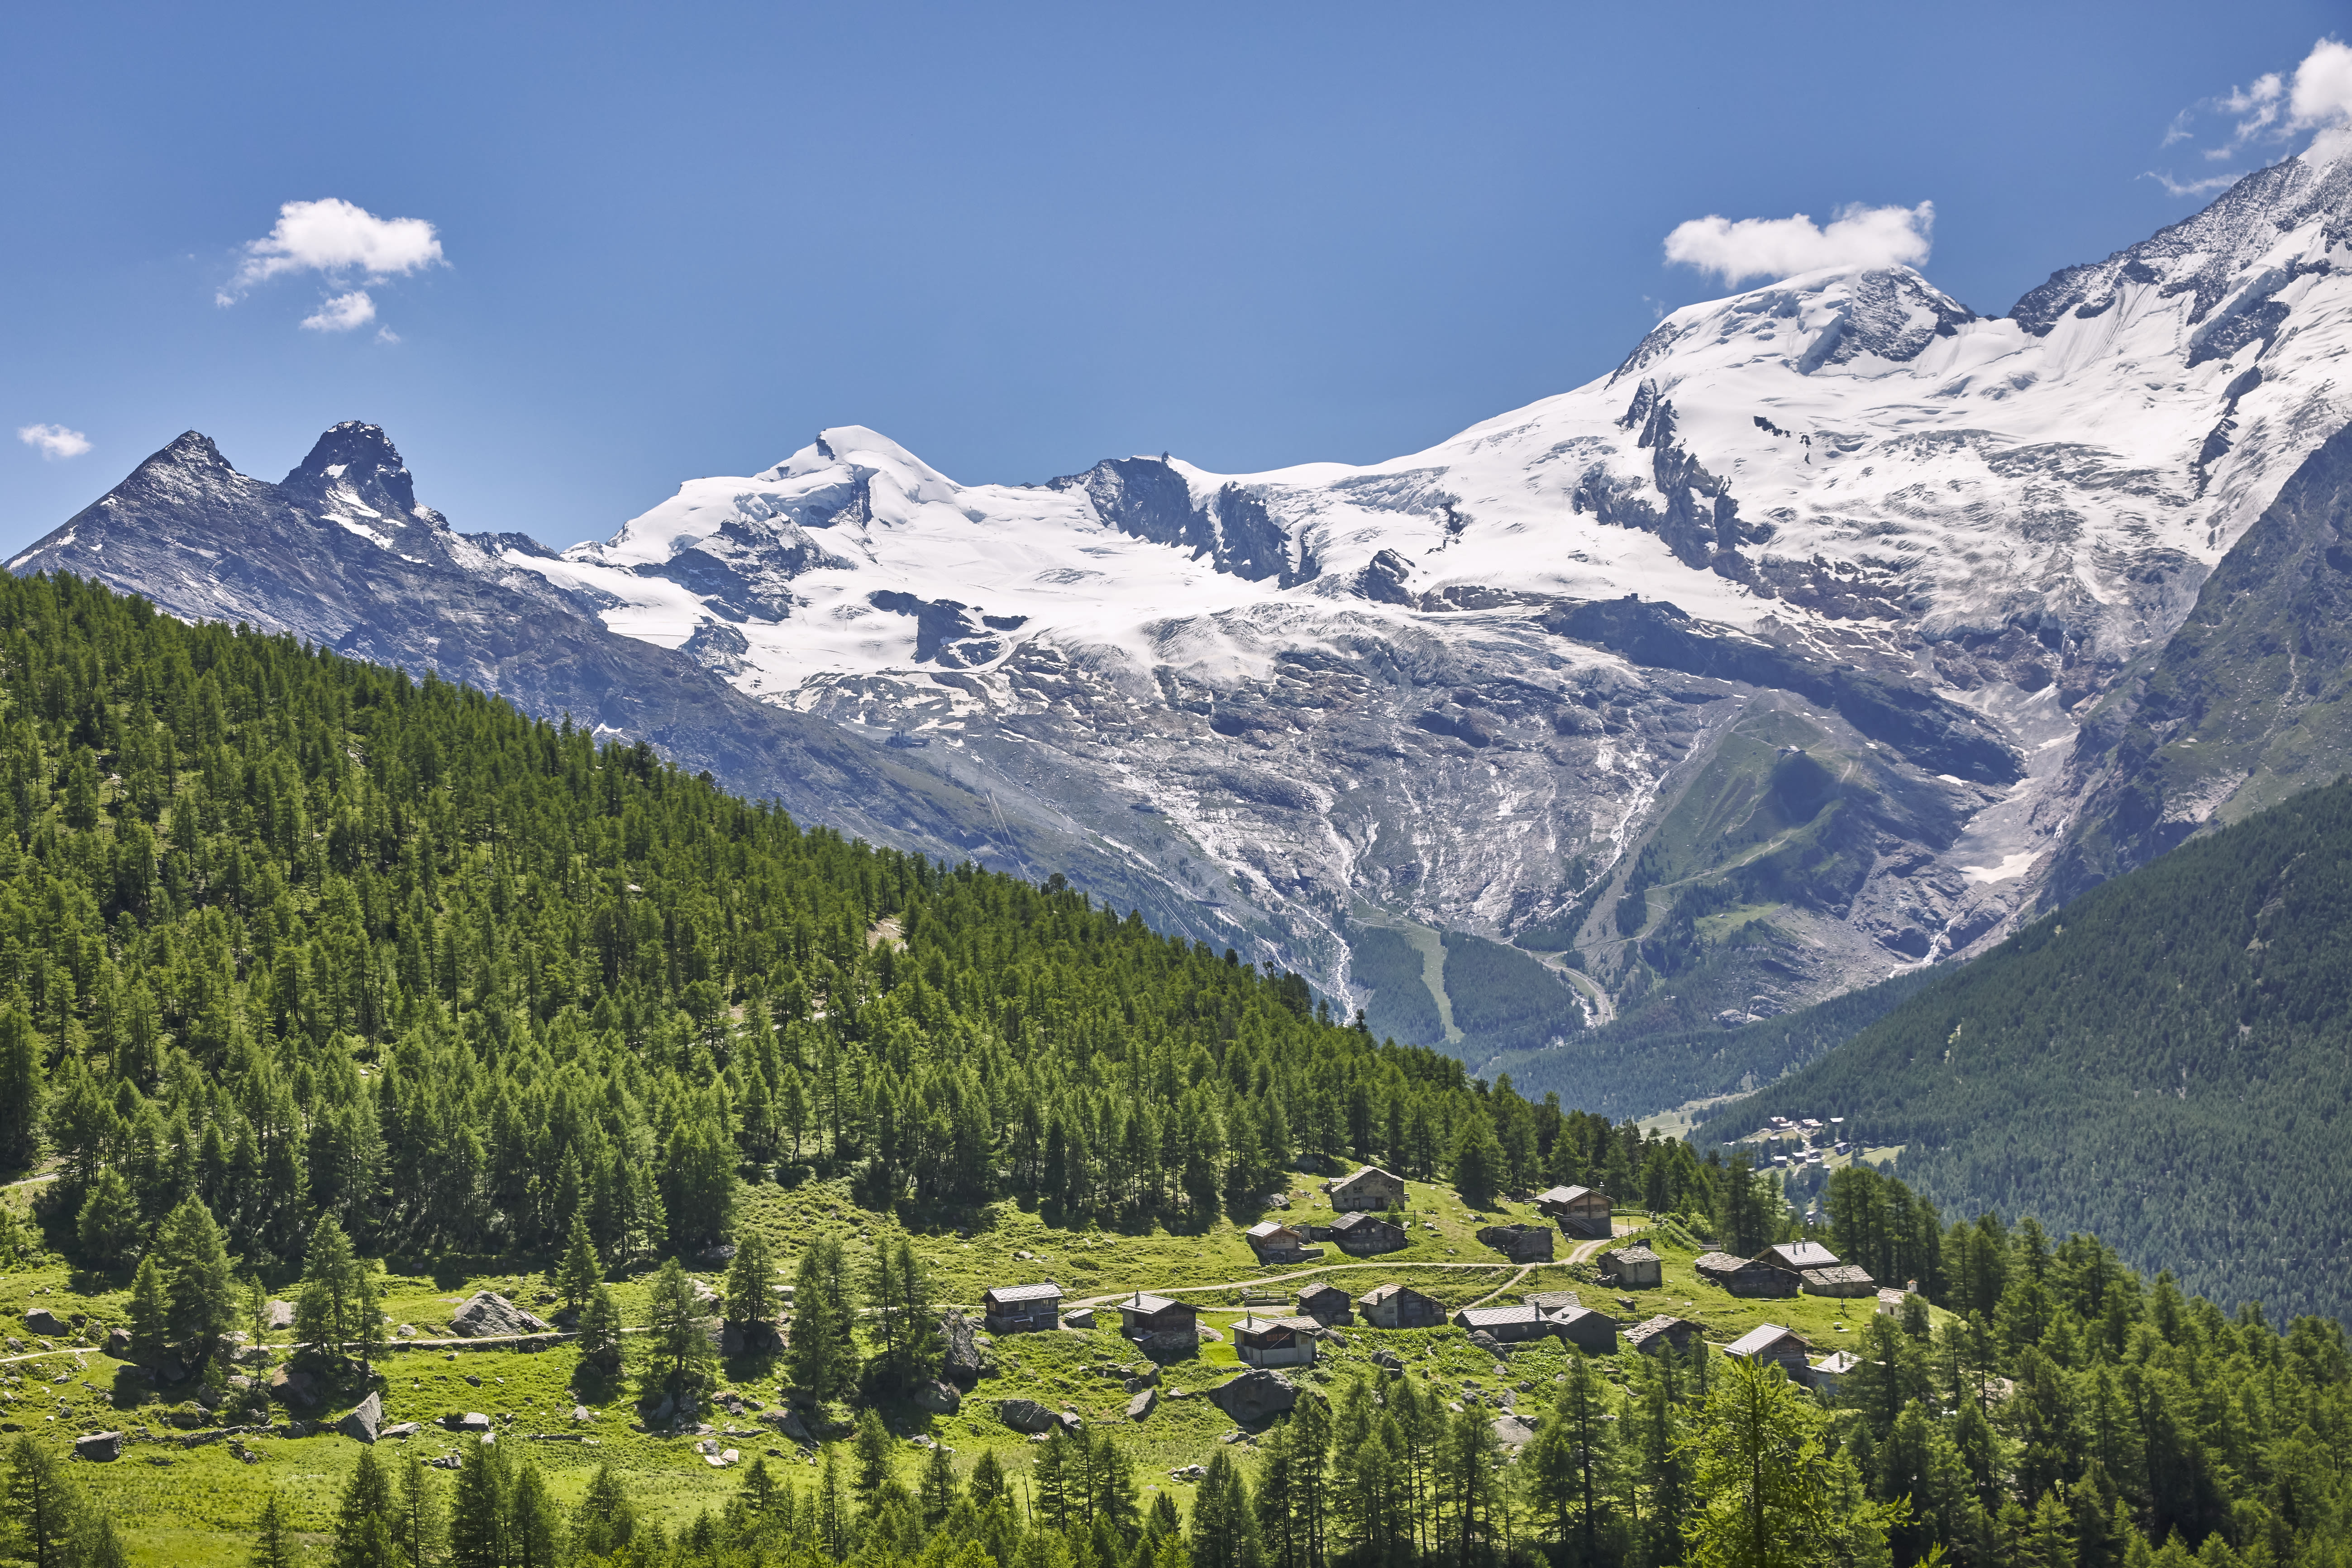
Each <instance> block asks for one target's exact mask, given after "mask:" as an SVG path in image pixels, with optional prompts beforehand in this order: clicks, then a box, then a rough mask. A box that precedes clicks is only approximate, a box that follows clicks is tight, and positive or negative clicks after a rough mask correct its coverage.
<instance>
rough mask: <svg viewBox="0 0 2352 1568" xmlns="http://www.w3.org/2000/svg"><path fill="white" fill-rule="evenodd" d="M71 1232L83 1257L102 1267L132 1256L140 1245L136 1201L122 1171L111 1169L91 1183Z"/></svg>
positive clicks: (101, 1172) (135, 1195)
mask: <svg viewBox="0 0 2352 1568" xmlns="http://www.w3.org/2000/svg"><path fill="white" fill-rule="evenodd" d="M74 1233H75V1237H76V1238H77V1239H78V1240H79V1241H80V1243H81V1250H82V1255H83V1256H84V1257H85V1258H89V1261H90V1262H92V1263H94V1264H96V1265H97V1266H98V1267H100V1268H114V1267H115V1266H116V1265H118V1264H120V1263H121V1262H122V1261H123V1260H124V1259H125V1258H129V1257H130V1256H131V1249H132V1248H133V1247H136V1246H137V1245H138V1242H139V1199H138V1196H137V1194H134V1193H132V1192H131V1184H130V1183H129V1182H128V1181H126V1180H124V1179H123V1176H122V1173H121V1172H120V1171H117V1170H115V1169H113V1168H112V1167H111V1166H110V1167H108V1168H107V1169H105V1170H102V1171H100V1172H99V1173H98V1174H97V1176H96V1177H95V1179H93V1180H92V1181H91V1182H90V1184H89V1195H88V1196H86V1197H84V1198H83V1199H82V1204H81V1213H80V1215H79V1216H77V1217H76V1219H75V1221H74Z"/></svg>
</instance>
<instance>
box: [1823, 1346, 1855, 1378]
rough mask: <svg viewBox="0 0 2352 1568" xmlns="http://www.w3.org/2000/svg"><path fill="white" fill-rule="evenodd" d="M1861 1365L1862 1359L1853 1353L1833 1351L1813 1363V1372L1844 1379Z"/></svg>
mask: <svg viewBox="0 0 2352 1568" xmlns="http://www.w3.org/2000/svg"><path fill="white" fill-rule="evenodd" d="M1861 1364H1862V1358H1861V1357H1860V1356H1858V1355H1856V1354H1854V1353H1853V1352H1852V1351H1832V1352H1830V1353H1829V1354H1827V1355H1825V1356H1823V1357H1822V1359H1821V1360H1819V1361H1817V1362H1815V1363H1813V1370H1814V1371H1815V1372H1825V1373H1829V1374H1830V1375H1831V1376H1832V1377H1843V1376H1844V1375H1845V1374H1846V1373H1850V1372H1852V1371H1853V1369H1854V1368H1855V1367H1858V1366H1860V1365H1861Z"/></svg>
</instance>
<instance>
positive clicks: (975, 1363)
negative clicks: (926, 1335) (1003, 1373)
mask: <svg viewBox="0 0 2352 1568" xmlns="http://www.w3.org/2000/svg"><path fill="white" fill-rule="evenodd" d="M973 1335H974V1330H973V1327H972V1321H971V1319H970V1318H967V1317H965V1316H964V1315H963V1314H962V1313H961V1312H959V1311H956V1310H952V1309H950V1310H948V1311H945V1312H942V1313H940V1339H941V1340H943V1341H945V1342H946V1345H947V1350H946V1353H945V1355H944V1356H943V1357H942V1358H941V1361H940V1370H942V1371H943V1372H945V1373H947V1375H948V1376H950V1377H951V1378H953V1379H954V1380H955V1381H956V1382H958V1383H961V1384H964V1385H965V1386H966V1387H970V1386H971V1384H973V1383H976V1382H978V1381H979V1378H980V1374H981V1369H982V1367H983V1366H984V1365H985V1364H986V1358H984V1357H983V1356H982V1354H981V1349H980V1345H979V1344H978V1342H976V1341H975V1339H974V1338H973Z"/></svg>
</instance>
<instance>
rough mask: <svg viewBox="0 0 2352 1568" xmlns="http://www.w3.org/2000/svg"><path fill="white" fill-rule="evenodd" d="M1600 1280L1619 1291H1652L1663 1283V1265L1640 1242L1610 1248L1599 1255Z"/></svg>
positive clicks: (1655, 1255)
mask: <svg viewBox="0 0 2352 1568" xmlns="http://www.w3.org/2000/svg"><path fill="white" fill-rule="evenodd" d="M1601 1280H1602V1282H1603V1283H1604V1284H1614V1285H1615V1286H1616V1287H1617V1288H1618V1289H1621V1290H1653V1289H1656V1288H1657V1287H1658V1286H1660V1285H1662V1284H1664V1283H1665V1264H1664V1261H1662V1260H1661V1259H1660V1258H1659V1257H1658V1255H1657V1254H1656V1253H1654V1252H1653V1251H1651V1250H1650V1249H1649V1248H1648V1247H1643V1245H1642V1244H1641V1243H1640V1242H1635V1243H1634V1244H1633V1246H1631V1247H1611V1248H1610V1249H1609V1250H1608V1251H1606V1252H1604V1253H1602V1254H1601Z"/></svg>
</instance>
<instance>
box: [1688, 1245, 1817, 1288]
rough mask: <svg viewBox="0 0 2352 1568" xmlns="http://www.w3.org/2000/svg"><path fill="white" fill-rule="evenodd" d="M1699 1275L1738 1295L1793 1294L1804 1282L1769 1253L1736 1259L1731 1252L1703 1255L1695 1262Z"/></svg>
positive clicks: (1695, 1269)
mask: <svg viewBox="0 0 2352 1568" xmlns="http://www.w3.org/2000/svg"><path fill="white" fill-rule="evenodd" d="M1691 1268H1692V1269H1693V1270H1694V1271H1695V1272H1696V1274H1697V1275H1698V1277H1699V1278H1700V1279H1704V1280H1706V1281H1707V1283H1709V1284H1711V1285H1720V1286H1722V1287H1723V1288H1724V1289H1727V1290H1728V1291H1730V1292H1731V1293H1732V1294H1733V1295H1735V1296H1793V1295H1795V1294H1796V1293H1797V1292H1798V1290H1799V1289H1801V1288H1802V1286H1803V1284H1804V1281H1803V1280H1802V1279H1800V1278H1798V1277H1797V1276H1796V1275H1794V1274H1791V1273H1790V1272H1789V1270H1787V1269H1785V1268H1781V1267H1780V1265H1779V1264H1777V1263H1774V1262H1772V1261H1771V1260H1770V1257H1769V1254H1765V1255H1760V1256H1759V1257H1756V1258H1734V1257H1733V1256H1732V1255H1731V1254H1730V1253H1728V1252H1709V1253H1706V1254H1703V1255H1701V1257H1700V1258H1699V1259H1698V1261H1696V1263H1694V1264H1692V1265H1691Z"/></svg>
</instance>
